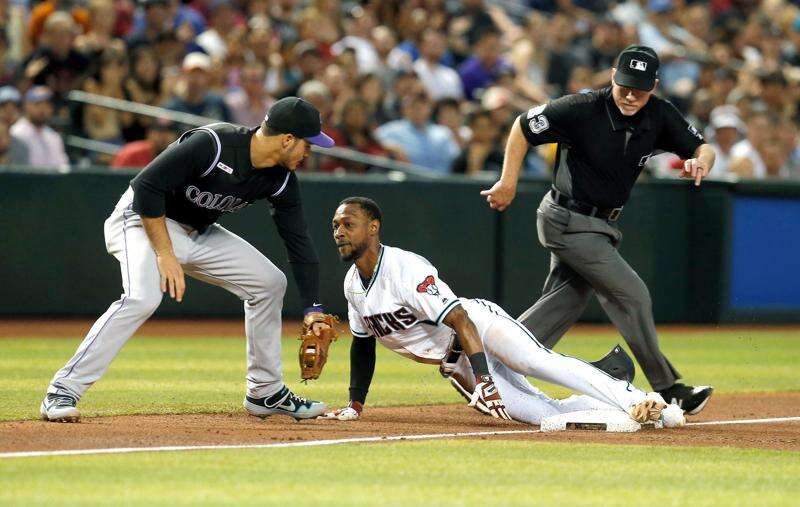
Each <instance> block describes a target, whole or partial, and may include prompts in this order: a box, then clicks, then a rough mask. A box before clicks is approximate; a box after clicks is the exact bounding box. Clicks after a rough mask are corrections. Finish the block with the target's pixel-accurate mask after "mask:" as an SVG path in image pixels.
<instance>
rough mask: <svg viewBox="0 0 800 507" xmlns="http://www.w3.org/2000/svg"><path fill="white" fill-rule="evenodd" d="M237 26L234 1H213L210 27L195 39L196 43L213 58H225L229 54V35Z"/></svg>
mask: <svg viewBox="0 0 800 507" xmlns="http://www.w3.org/2000/svg"><path fill="white" fill-rule="evenodd" d="M235 26H236V10H235V8H234V5H233V1H232V0H211V2H210V12H209V27H208V29H207V30H206V31H204V32H203V33H201V34H200V35H198V36H197V38H196V39H195V43H196V44H197V45H198V46H200V47H201V48H202V50H203V51H204V52H205V53H206V54H207V55H209V56H211V57H212V58H225V56H226V55H227V54H228V45H227V42H226V40H225V39H226V37H227V35H228V34H229V33H230V32H231V31H233V29H234V27H235Z"/></svg>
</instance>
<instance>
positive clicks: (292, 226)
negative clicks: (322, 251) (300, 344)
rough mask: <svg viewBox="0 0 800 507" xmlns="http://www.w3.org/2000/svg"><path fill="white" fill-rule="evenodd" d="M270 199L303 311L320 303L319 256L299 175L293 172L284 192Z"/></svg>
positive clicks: (273, 215)
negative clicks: (311, 232) (308, 221)
mask: <svg viewBox="0 0 800 507" xmlns="http://www.w3.org/2000/svg"><path fill="white" fill-rule="evenodd" d="M268 200H269V202H270V204H271V205H272V218H273V220H275V225H276V226H277V227H278V234H280V236H281V238H282V239H283V243H284V245H286V252H287V253H288V255H289V263H290V264H291V265H292V274H293V275H294V279H295V282H296V283H297V289H298V291H299V292H300V299H301V300H302V302H303V308H309V307H311V306H312V305H314V304H315V303H319V257H318V256H317V250H316V249H315V248H314V242H313V241H312V240H311V236H309V235H308V226H307V225H306V219H305V215H304V214H303V204H302V202H301V200H300V185H299V183H298V181H297V175H295V173H294V172H291V173H289V179H288V180H287V182H286V187H285V188H284V189H283V191H281V192H280V194H278V195H277V196H275V197H269V198H268Z"/></svg>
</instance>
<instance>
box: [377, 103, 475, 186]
mask: <svg viewBox="0 0 800 507" xmlns="http://www.w3.org/2000/svg"><path fill="white" fill-rule="evenodd" d="M430 118H431V102H430V99H429V98H428V97H427V96H426V95H425V94H424V93H416V94H414V95H411V96H410V97H406V98H405V99H404V100H403V119H400V120H394V121H391V122H389V123H386V124H384V125H381V126H380V127H378V129H377V130H376V131H375V137H376V138H377V139H378V140H379V141H380V142H381V144H383V146H384V148H386V149H389V150H392V151H393V152H394V153H401V154H402V155H403V156H402V157H401V158H402V159H405V160H407V161H409V162H411V163H412V164H416V165H419V166H422V167H426V168H428V169H431V170H432V171H435V172H440V173H446V172H450V166H451V165H452V162H453V160H454V159H455V158H456V157H457V156H458V153H459V149H458V144H457V143H456V141H455V139H453V134H452V133H451V132H450V129H448V128H447V127H443V126H441V125H435V124H432V123H431V122H430Z"/></svg>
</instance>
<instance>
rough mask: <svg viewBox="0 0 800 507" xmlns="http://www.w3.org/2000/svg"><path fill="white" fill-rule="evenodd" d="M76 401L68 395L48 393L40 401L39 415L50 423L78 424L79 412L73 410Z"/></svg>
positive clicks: (75, 409)
mask: <svg viewBox="0 0 800 507" xmlns="http://www.w3.org/2000/svg"><path fill="white" fill-rule="evenodd" d="M77 404H78V400H77V399H75V398H74V397H73V396H70V395H68V394H56V393H49V394H47V396H45V397H44V400H42V404H41V406H40V407H39V413H40V414H41V415H42V419H44V420H45V421H51V422H78V421H79V420H80V418H81V414H80V412H78V409H77V408H75V405H77Z"/></svg>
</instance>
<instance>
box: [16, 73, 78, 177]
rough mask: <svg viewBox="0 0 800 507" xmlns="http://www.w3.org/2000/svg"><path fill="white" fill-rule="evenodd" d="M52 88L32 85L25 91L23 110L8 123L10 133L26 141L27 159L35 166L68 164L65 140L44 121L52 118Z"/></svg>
mask: <svg viewBox="0 0 800 507" xmlns="http://www.w3.org/2000/svg"><path fill="white" fill-rule="evenodd" d="M52 99H53V92H52V91H51V90H50V89H49V88H47V87H46V86H34V87H32V88H30V89H29V90H28V91H27V92H25V106H24V107H25V114H24V116H23V117H22V118H20V119H19V120H17V122H16V123H14V125H12V127H11V135H12V136H14V137H16V138H17V139H19V140H21V141H22V142H24V143H25V145H26V146H27V148H28V155H29V160H28V162H29V163H30V165H32V166H36V167H58V168H62V169H66V168H68V167H69V159H67V153H66V152H65V151H64V142H63V141H62V140H61V136H59V135H58V134H57V133H56V131H55V130H53V129H52V128H50V126H48V125H47V123H48V122H49V121H50V120H52V118H53V103H52Z"/></svg>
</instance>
